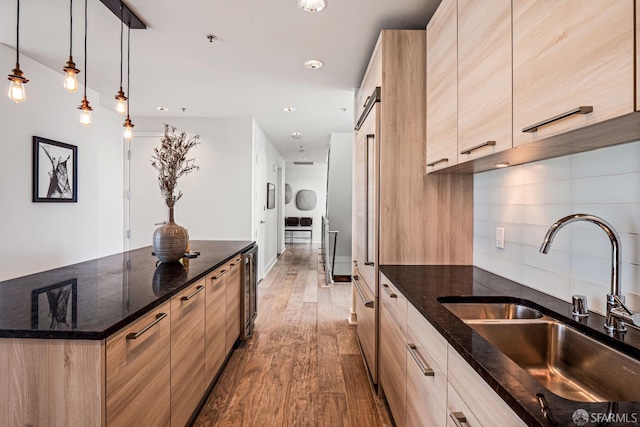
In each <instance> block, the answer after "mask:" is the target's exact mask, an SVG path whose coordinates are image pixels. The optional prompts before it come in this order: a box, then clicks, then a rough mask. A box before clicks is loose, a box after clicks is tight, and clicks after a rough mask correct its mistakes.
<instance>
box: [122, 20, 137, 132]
mask: <svg viewBox="0 0 640 427" xmlns="http://www.w3.org/2000/svg"><path fill="white" fill-rule="evenodd" d="M127 93H128V94H129V97H128V98H126V99H127V118H126V120H125V121H124V124H123V125H122V126H124V139H126V140H127V141H130V140H131V139H133V127H134V126H135V125H134V124H133V123H131V118H130V117H129V100H130V99H131V23H129V24H128V25H127Z"/></svg>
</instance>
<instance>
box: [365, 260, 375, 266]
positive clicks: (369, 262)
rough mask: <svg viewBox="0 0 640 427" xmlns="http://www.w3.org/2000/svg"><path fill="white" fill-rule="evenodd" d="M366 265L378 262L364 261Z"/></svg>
mask: <svg viewBox="0 0 640 427" xmlns="http://www.w3.org/2000/svg"><path fill="white" fill-rule="evenodd" d="M364 265H376V263H375V262H372V261H367V262H365V263H364Z"/></svg>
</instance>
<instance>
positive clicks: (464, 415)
mask: <svg viewBox="0 0 640 427" xmlns="http://www.w3.org/2000/svg"><path fill="white" fill-rule="evenodd" d="M446 420H447V427H482V424H480V421H478V419H477V418H476V417H474V416H473V413H472V412H471V410H470V409H469V408H468V407H467V405H465V403H464V401H463V400H462V398H461V397H460V395H459V394H458V393H456V390H455V389H454V388H453V387H451V384H449V385H448V386H447V417H446ZM490 426H492V424H489V425H488V427H490Z"/></svg>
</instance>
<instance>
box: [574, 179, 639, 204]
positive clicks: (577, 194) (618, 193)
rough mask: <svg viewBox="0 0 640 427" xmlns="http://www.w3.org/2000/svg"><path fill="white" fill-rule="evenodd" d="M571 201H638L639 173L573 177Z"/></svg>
mask: <svg viewBox="0 0 640 427" xmlns="http://www.w3.org/2000/svg"><path fill="white" fill-rule="evenodd" d="M571 202H572V203H598V204H601V203H638V202H640V173H628V174H621V175H609V176H598V177H595V178H582V179H574V180H573V181H572V185H571Z"/></svg>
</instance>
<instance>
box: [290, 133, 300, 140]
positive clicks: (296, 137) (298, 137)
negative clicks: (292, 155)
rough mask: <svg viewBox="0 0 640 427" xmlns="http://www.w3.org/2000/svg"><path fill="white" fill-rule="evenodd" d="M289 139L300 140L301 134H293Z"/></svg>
mask: <svg viewBox="0 0 640 427" xmlns="http://www.w3.org/2000/svg"><path fill="white" fill-rule="evenodd" d="M291 138H293V139H300V138H302V134H301V133H300V132H293V133H292V134H291Z"/></svg>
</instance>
